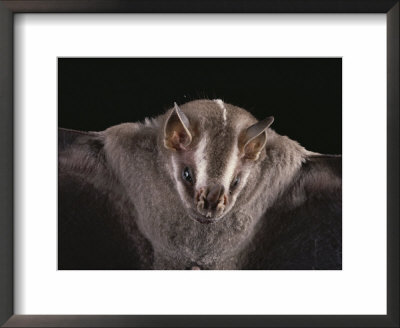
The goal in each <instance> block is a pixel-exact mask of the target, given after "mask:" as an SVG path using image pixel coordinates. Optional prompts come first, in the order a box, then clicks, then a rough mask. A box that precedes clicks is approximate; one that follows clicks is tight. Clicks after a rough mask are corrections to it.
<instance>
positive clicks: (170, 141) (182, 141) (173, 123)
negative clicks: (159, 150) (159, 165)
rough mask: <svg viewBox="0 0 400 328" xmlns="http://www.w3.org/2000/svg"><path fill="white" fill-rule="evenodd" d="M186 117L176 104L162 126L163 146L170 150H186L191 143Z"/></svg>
mask: <svg viewBox="0 0 400 328" xmlns="http://www.w3.org/2000/svg"><path fill="white" fill-rule="evenodd" d="M189 127H190V123H189V119H188V118H187V116H186V115H185V114H184V113H183V112H182V110H181V109H180V108H179V107H178V105H177V104H176V103H174V109H173V110H172V112H171V114H170V115H169V117H168V119H167V121H166V122H165V125H164V146H165V148H167V149H172V150H186V147H187V146H189V145H190V143H191V142H192V135H191V133H190V130H189Z"/></svg>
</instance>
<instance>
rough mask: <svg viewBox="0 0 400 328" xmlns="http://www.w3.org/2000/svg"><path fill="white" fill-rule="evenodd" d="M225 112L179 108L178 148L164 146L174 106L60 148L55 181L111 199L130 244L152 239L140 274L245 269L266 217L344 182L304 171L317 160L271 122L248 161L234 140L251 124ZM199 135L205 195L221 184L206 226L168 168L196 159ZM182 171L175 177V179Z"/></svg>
mask: <svg viewBox="0 0 400 328" xmlns="http://www.w3.org/2000/svg"><path fill="white" fill-rule="evenodd" d="M223 105H224V106H225V108H226V113H223V114H224V115H226V120H225V119H222V111H221V103H216V102H215V101H212V100H197V101H192V102H189V103H186V104H184V105H182V106H180V107H178V111H181V112H182V113H183V115H184V116H183V117H184V118H183V119H182V120H183V121H184V124H185V126H186V128H188V129H189V130H190V134H191V138H190V142H189V144H188V145H185V147H186V148H185V150H181V151H174V150H171V149H168V147H165V138H166V134H165V126H166V124H167V123H168V119H169V118H170V117H171V114H172V113H173V111H176V110H177V109H176V108H177V106H175V108H172V109H170V110H169V111H168V112H167V113H165V114H164V115H161V116H158V117H156V118H154V119H152V120H146V121H145V123H125V124H121V125H117V126H113V127H110V128H109V129H107V130H105V131H103V132H98V133H90V134H88V135H84V136H78V137H77V138H76V139H75V140H74V141H73V142H72V145H71V146H69V147H66V149H65V150H64V149H61V151H60V155H59V166H60V168H59V172H60V174H63V173H65V174H67V173H68V172H70V171H74V175H78V176H80V177H81V178H82V179H85V180H86V181H88V182H89V183H90V184H91V185H93V186H94V188H95V189H96V190H101V191H102V192H103V193H105V194H106V195H108V197H109V198H110V199H112V203H113V204H114V208H115V211H118V213H119V217H120V218H121V221H120V224H121V225H122V226H123V227H124V229H125V232H126V236H127V238H128V239H130V240H132V242H134V241H135V240H136V241H137V239H138V238H139V237H138V236H141V237H140V238H142V236H144V237H145V239H147V240H148V241H149V242H150V244H151V248H152V251H153V252H154V261H153V263H152V264H151V265H150V267H149V266H147V267H146V265H145V268H154V269H185V268H188V267H189V268H190V267H194V268H198V267H201V268H205V269H239V268H243V263H245V262H246V260H243V257H245V254H246V253H247V249H251V246H252V245H251V243H252V240H253V238H254V236H255V235H256V234H257V232H258V231H260V229H261V228H260V226H261V225H263V224H264V221H265V222H266V220H268V213H269V211H271V213H272V209H274V208H276V207H277V206H280V205H279V204H284V207H285V210H291V209H295V208H297V207H300V206H302V204H304V203H305V202H307V200H308V199H309V197H310V196H309V195H310V194H311V195H312V194H313V193H314V192H316V191H317V190H322V191H326V190H328V191H329V192H330V191H332V192H333V191H335V192H338V193H340V191H341V177H340V176H338V175H336V174H335V172H334V170H331V169H326V168H325V167H324V165H322V166H321V167H322V169H320V170H319V171H315V172H313V171H310V172H303V171H304V170H303V167H304V164H305V163H306V162H310V160H311V159H315V158H320V157H321V158H323V156H322V155H319V154H316V153H312V152H310V151H307V150H306V149H304V148H303V147H302V146H300V145H299V144H298V143H297V142H295V141H293V140H291V139H289V138H288V137H285V136H281V135H279V134H277V133H276V132H274V131H273V130H272V129H270V128H269V125H270V124H271V123H272V120H269V121H267V123H268V124H267V125H265V126H266V128H265V129H263V130H262V131H265V137H266V138H265V142H264V141H263V145H262V148H261V149H259V150H260V152H259V154H257V156H256V157H254V158H253V159H248V158H245V156H244V155H243V153H244V152H245V149H243V146H244V145H246V144H247V143H248V140H244V141H243V140H242V141H241V140H240V138H241V137H243V135H244V136H245V135H246V134H245V133H244V134H243V132H245V131H247V129H248V128H249V127H251V126H254V124H256V123H257V120H256V119H255V118H254V117H253V116H252V115H251V114H250V113H248V112H247V111H245V110H243V109H241V108H239V107H236V106H233V105H230V104H223ZM178 113H179V112H178ZM187 125H189V127H188V126H187ZM258 135H260V133H259V131H257V133H256V136H258ZM205 136H206V137H207V138H208V139H207V140H208V142H207V143H206V145H205V153H206V154H207V156H208V157H207V158H208V161H207V186H204V188H208V187H209V186H211V185H215V184H220V185H223V184H224V185H225V187H224V188H225V189H224V190H225V194H226V197H227V199H228V202H227V204H226V207H225V206H224V209H223V211H222V213H221V212H219V213H213V215H212V220H213V221H212V223H211V224H202V223H200V222H198V221H197V220H196V219H195V217H194V216H196V211H198V212H199V213H200V214H199V215H200V216H201V215H205V214H206V212H207V211H206V210H203V209H202V208H200V209H199V207H197V205H198V204H197V203H196V202H197V201H196V197H199V195H198V194H196V193H198V192H199V191H198V190H195V189H196V188H197V186H196V188H194V187H193V191H190V190H191V189H190V188H189V187H187V186H185V185H184V184H183V182H182V181H179V179H180V176H174V174H173V172H174V167H173V166H174V165H175V166H176V165H182V167H183V166H184V165H186V164H185V163H188V162H189V163H192V162H193V159H194V158H193V156H194V153H195V152H196V149H197V147H198V146H199V145H200V143H201V140H202V138H203V137H205ZM253 137H254V136H253ZM244 138H246V137H244ZM96 142H98V144H99V145H101V146H99V147H100V148H101V149H98V151H94V150H93V145H92V144H93V143H95V144H96ZM235 147H236V148H237V149H236V148H235ZM234 150H235V151H236V152H237V156H238V160H237V163H236V164H237V165H235V172H234V171H232V172H233V175H232V176H234V174H235V173H236V171H240V172H241V173H242V179H241V182H240V183H239V185H238V187H237V189H235V190H234V191H233V193H232V194H228V191H227V190H226V186H227V183H228V181H227V180H226V179H225V180H226V181H225V180H224V181H222V180H221V179H222V177H223V176H224V173H225V170H226V168H227V165H228V161H230V160H231V159H232V152H233V151H234ZM195 165H196V163H193V166H194V167H195ZM182 167H181V166H179V169H178V170H176V171H177V172H181V171H182ZM180 183H181V184H182V185H181V186H179V184H180ZM229 183H230V182H229ZM228 187H229V186H228ZM179 188H180V190H179ZM289 190H290V192H289ZM221 201H222V200H221Z"/></svg>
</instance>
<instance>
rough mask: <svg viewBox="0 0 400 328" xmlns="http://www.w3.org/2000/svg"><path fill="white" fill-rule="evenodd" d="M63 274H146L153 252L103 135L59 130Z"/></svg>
mask: <svg viewBox="0 0 400 328" xmlns="http://www.w3.org/2000/svg"><path fill="white" fill-rule="evenodd" d="M58 136H59V138H58V147H59V148H58V269H60V270H63V269H64V270H65V269H67V270H68V269H73V270H81V269H98V270H106V269H121V270H123V269H143V268H147V269H148V268H149V267H150V266H151V263H152V256H153V255H152V250H151V247H150V244H149V243H148V241H147V240H146V239H145V238H144V237H143V236H142V235H141V234H140V232H139V230H138V228H137V226H136V223H135V218H134V213H133V212H132V211H124V208H132V205H129V206H124V203H125V202H127V199H126V197H125V196H124V193H123V191H122V189H121V187H120V185H119V183H118V181H117V179H116V178H115V177H114V176H113V174H112V172H111V170H110V169H109V167H108V165H107V160H106V157H105V154H104V149H103V137H102V135H101V134H100V133H95V132H93V133H85V132H80V131H73V130H65V129H59V135H58Z"/></svg>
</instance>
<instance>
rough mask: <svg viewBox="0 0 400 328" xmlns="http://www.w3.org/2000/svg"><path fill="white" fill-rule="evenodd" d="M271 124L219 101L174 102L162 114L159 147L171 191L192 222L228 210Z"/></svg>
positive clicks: (210, 218) (207, 219) (214, 217)
mask: <svg viewBox="0 0 400 328" xmlns="http://www.w3.org/2000/svg"><path fill="white" fill-rule="evenodd" d="M272 122H273V117H269V118H267V119H265V120H263V121H260V122H257V120H256V119H255V118H254V117H253V116H252V115H251V114H250V113H248V112H247V111H245V110H243V109H241V108H238V107H235V106H232V105H229V104H225V103H224V102H223V101H222V100H219V99H218V100H197V101H192V102H189V103H186V104H184V105H182V106H181V108H179V107H178V105H176V104H175V106H174V108H172V109H171V110H170V111H169V112H168V113H167V114H166V116H165V123H164V128H163V132H162V137H163V144H164V147H165V148H166V149H167V152H168V153H169V155H170V158H171V168H172V172H171V174H172V177H173V180H174V181H175V183H176V191H177V192H178V193H179V196H180V198H181V200H182V203H183V205H184V206H185V207H186V208H187V210H188V212H189V214H190V216H191V217H192V218H193V219H195V220H197V221H199V222H200V223H213V222H216V221H218V220H219V219H221V218H222V217H224V216H225V215H226V214H227V213H228V212H229V211H230V210H232V208H234V206H235V202H236V199H237V198H238V196H239V195H240V193H241V192H242V191H243V189H244V187H245V186H246V184H247V182H248V181H247V180H248V177H249V174H250V173H251V171H252V169H254V167H255V166H256V163H257V162H258V161H259V160H260V157H261V156H260V154H261V153H262V150H263V149H264V146H265V144H266V141H267V133H266V130H267V128H268V127H269V126H270V125H271V124H272ZM172 192H173V191H172Z"/></svg>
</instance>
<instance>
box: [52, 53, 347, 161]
mask: <svg viewBox="0 0 400 328" xmlns="http://www.w3.org/2000/svg"><path fill="white" fill-rule="evenodd" d="M198 98H209V99H215V98H220V99H223V100H224V101H225V102H227V103H231V104H234V105H237V106H240V107H242V108H245V109H246V110H248V111H250V112H251V113H253V115H254V116H256V117H257V118H258V119H263V118H265V117H267V116H270V115H273V116H274V117H275V122H274V123H273V125H272V128H273V129H274V130H275V131H277V132H278V133H279V134H282V135H288V136H289V137H290V138H291V139H294V140H297V141H298V142H300V144H302V145H303V146H304V147H306V148H307V149H309V150H312V151H317V152H321V153H326V154H341V152H342V61H341V59H340V58H301V59H300V58H96V59H94V58H59V60H58V124H59V127H63V128H70V129H76V130H85V131H100V130H104V129H105V128H107V127H109V126H112V125H115V124H119V123H122V122H134V121H142V120H143V119H144V118H145V117H151V116H156V115H158V114H161V113H163V112H164V111H165V110H167V109H168V108H170V107H172V106H173V103H174V101H176V102H177V103H178V104H182V103H185V102H187V101H190V100H193V99H198Z"/></svg>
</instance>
